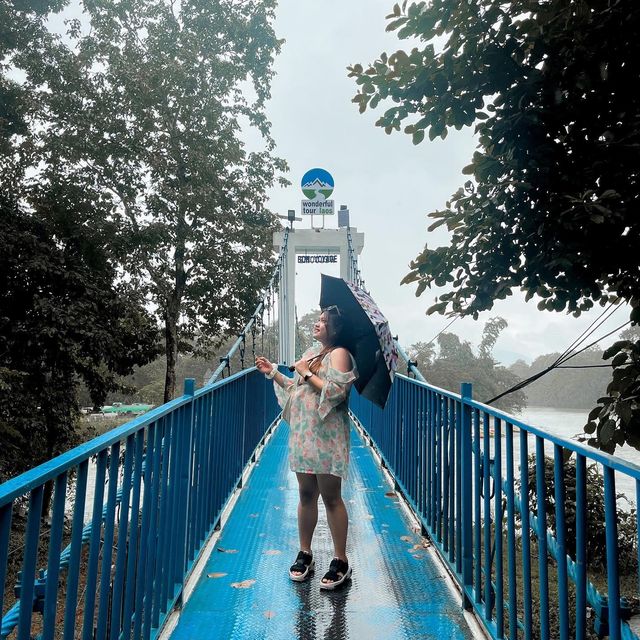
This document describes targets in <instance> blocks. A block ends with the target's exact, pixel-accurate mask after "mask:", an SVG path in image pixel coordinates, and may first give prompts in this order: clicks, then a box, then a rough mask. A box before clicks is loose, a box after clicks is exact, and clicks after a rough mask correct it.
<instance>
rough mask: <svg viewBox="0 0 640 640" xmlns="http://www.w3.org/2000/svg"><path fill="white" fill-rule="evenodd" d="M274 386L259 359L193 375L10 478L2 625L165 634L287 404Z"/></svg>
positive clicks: (19, 633)
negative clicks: (13, 580)
mask: <svg viewBox="0 0 640 640" xmlns="http://www.w3.org/2000/svg"><path fill="white" fill-rule="evenodd" d="M270 386H271V385H270V384H269V383H268V382H267V381H266V380H265V378H264V376H262V375H261V374H259V373H258V372H257V371H256V370H255V369H246V370H244V371H242V372H240V373H238V374H236V375H234V376H231V377H229V378H226V379H225V380H221V381H219V382H216V383H214V384H210V385H207V386H206V387H204V388H202V389H200V390H198V391H195V385H194V381H193V380H186V381H185V393H184V395H183V396H182V397H181V398H178V399H176V400H174V401H172V402H169V403H167V404H165V405H162V406H161V407H158V408H157V409H154V410H152V411H150V412H149V413H147V414H145V415H144V416H141V417H139V418H137V419H135V420H133V421H131V422H129V423H127V424H125V425H123V426H121V427H118V428H116V429H114V430H112V431H110V432H108V433H106V434H105V435H103V436H100V437H98V438H96V439H94V440H92V441H90V442H88V443H86V444H84V445H82V446H79V447H77V448H75V449H73V450H71V451H69V452H67V453H65V454H63V455H61V456H58V457H57V458H54V459H53V460H50V461H49V462H47V463H45V464H43V465H40V466H39V467H36V468H35V469H33V470H31V471H29V472H27V473H24V474H22V475H20V476H18V477H16V478H14V479H12V480H10V481H8V482H6V483H4V484H3V485H1V486H0V584H1V585H2V591H0V611H2V612H5V613H4V615H3V617H2V628H1V632H0V637H1V638H2V639H4V638H7V637H8V636H9V635H11V636H12V637H14V636H13V633H14V631H15V632H16V636H15V637H17V638H18V640H29V639H30V638H31V637H34V636H38V637H42V638H53V637H54V634H58V635H55V637H60V632H62V634H61V635H62V637H64V638H65V639H71V638H77V637H82V638H84V639H85V640H89V639H93V638H96V639H104V638H109V639H110V640H114V639H121V638H124V639H128V638H135V639H137V638H145V639H149V638H152V637H155V636H156V635H157V632H158V629H160V628H161V626H162V624H163V622H164V620H165V619H166V617H167V615H168V613H169V612H170V611H171V609H172V608H173V607H174V605H176V603H179V601H180V598H181V595H182V590H183V587H184V584H185V581H186V579H187V577H188V575H189V573H190V571H191V570H192V568H193V565H194V563H195V561H196V560H197V558H198V555H199V553H200V552H201V551H202V549H203V547H204V545H205V543H206V541H207V539H208V538H209V536H210V535H211V533H212V532H213V530H214V528H215V527H216V525H217V523H218V522H219V519H220V516H221V513H222V510H223V509H224V507H225V505H226V503H227V501H228V500H229V497H230V496H231V494H232V492H233V490H234V489H235V488H236V487H237V486H238V485H239V483H240V482H241V479H242V472H243V469H244V467H245V465H246V463H247V462H248V461H249V460H250V458H251V457H252V455H254V452H255V450H256V447H257V446H258V445H259V444H260V442H261V440H262V439H263V438H264V436H265V434H266V433H267V432H268V430H269V427H270V426H271V425H273V424H274V421H275V419H276V418H277V416H278V413H279V409H278V407H277V404H276V401H275V398H274V395H273V392H272V390H271V388H270ZM89 479H92V480H93V487H94V488H93V491H91V490H89V489H88V487H89ZM50 486H53V501H52V508H51V509H50V510H48V512H47V513H44V512H43V499H44V496H45V493H46V491H47V489H48V487H50ZM105 489H106V496H105ZM90 501H92V505H91V508H90V509H87V506H88V503H89V502H90ZM88 510H90V512H91V516H90V517H87V516H86V515H85V513H86V512H87V511H88ZM25 516H26V523H24V522H23V520H24V517H25ZM69 519H70V521H71V522H70V523H69V521H68V520H69ZM19 521H20V522H19ZM12 522H13V523H14V525H19V526H14V527H13V529H12ZM63 544H64V545H66V546H65V548H64V549H63V548H62V547H63ZM45 557H46V561H44V560H43V559H44V558H45ZM43 562H46V570H40V571H38V569H39V567H40V565H41V564H42V563H43ZM16 566H19V567H20V568H21V574H20V579H19V583H18V584H17V585H16V594H17V595H16V596H15V597H14V596H13V595H12V594H11V591H10V588H11V587H13V585H12V584H9V585H8V584H6V580H7V576H8V574H10V573H11V568H12V567H16ZM34 613H35V614H36V615H34Z"/></svg>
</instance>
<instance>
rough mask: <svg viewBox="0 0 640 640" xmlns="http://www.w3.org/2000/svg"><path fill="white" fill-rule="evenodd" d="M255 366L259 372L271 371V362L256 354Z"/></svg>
mask: <svg viewBox="0 0 640 640" xmlns="http://www.w3.org/2000/svg"><path fill="white" fill-rule="evenodd" d="M256 367H257V368H258V371H259V372H260V373H264V374H267V373H271V371H272V370H273V364H271V362H269V361H268V360H267V359H266V358H265V357H264V356H258V357H257V358H256Z"/></svg>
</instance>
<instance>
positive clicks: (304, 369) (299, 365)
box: [293, 358, 311, 378]
mask: <svg viewBox="0 0 640 640" xmlns="http://www.w3.org/2000/svg"><path fill="white" fill-rule="evenodd" d="M293 366H294V367H295V368H296V371H297V372H298V374H299V375H300V377H302V378H304V377H305V375H307V374H308V373H311V371H310V370H309V363H308V362H307V361H306V360H305V359H304V358H303V359H302V360H298V362H296V363H295V364H294V365H293Z"/></svg>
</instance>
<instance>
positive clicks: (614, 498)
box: [350, 375, 640, 640]
mask: <svg viewBox="0 0 640 640" xmlns="http://www.w3.org/2000/svg"><path fill="white" fill-rule="evenodd" d="M471 391H472V390H471V385H469V384H463V385H462V388H461V393H460V394H456V393H451V392H448V391H445V390H443V389H439V388H437V387H434V386H431V385H429V384H426V383H425V382H423V381H421V380H414V379H410V378H408V377H405V376H402V375H396V379H395V382H394V384H393V387H392V391H391V395H390V397H389V400H388V402H387V405H386V407H385V409H384V410H381V409H379V408H378V407H376V406H374V405H373V404H372V403H370V402H369V401H368V400H365V399H363V398H361V397H360V396H359V395H358V394H356V393H355V392H353V393H352V396H351V399H350V408H351V411H352V415H353V416H354V417H355V418H356V420H357V421H358V422H359V423H360V425H361V426H362V427H363V429H364V431H365V432H366V433H367V435H368V436H369V438H370V440H371V443H372V445H373V446H374V447H375V448H376V449H377V450H378V452H379V454H380V455H381V458H382V461H383V465H385V466H386V467H388V469H389V471H390V473H391V474H392V476H393V477H394V478H395V481H396V483H397V487H398V489H399V490H400V491H401V492H402V494H403V495H404V497H405V499H406V500H407V502H408V503H409V504H410V506H411V508H412V509H413V510H414V512H415V513H416V515H417V516H418V518H419V519H420V521H421V522H422V526H423V528H424V533H425V534H427V535H428V536H429V537H430V538H431V540H432V542H433V543H434V546H435V548H436V549H437V551H438V552H439V553H440V555H441V557H442V558H443V560H444V561H445V563H446V564H447V566H448V567H449V569H450V571H451V574H452V575H453V577H454V579H455V580H456V582H457V583H458V586H459V588H460V590H461V593H462V598H463V605H464V606H465V608H467V609H473V610H475V612H476V614H477V616H478V617H479V619H480V620H481V621H482V623H483V625H484V627H485V629H486V630H487V631H488V632H489V634H490V635H491V637H493V638H511V639H514V640H515V639H516V638H525V640H530V639H531V638H541V639H542V640H549V639H550V638H554V639H555V638H559V639H560V640H568V638H570V637H572V638H585V637H586V633H587V631H588V627H589V626H590V625H591V624H593V630H594V631H595V632H596V633H598V634H599V635H601V636H604V635H608V636H609V637H610V638H612V639H613V640H620V639H625V640H627V639H632V638H634V639H635V638H637V637H638V636H636V635H635V634H634V633H633V631H632V630H631V628H630V626H629V624H628V623H627V621H626V619H625V618H628V617H629V613H630V611H629V607H628V603H627V601H626V600H625V599H621V588H620V578H621V574H620V570H619V567H618V555H619V550H620V543H619V539H618V529H617V528H618V522H619V519H620V516H621V514H620V512H621V510H622V509H624V508H625V507H624V506H623V505H621V504H620V500H619V495H617V493H616V474H617V476H618V478H619V479H622V480H624V481H625V484H626V485H629V484H631V485H632V486H634V487H635V492H636V494H635V495H634V496H633V498H635V499H636V500H637V496H639V495H640V467H638V466H636V465H634V464H631V463H629V462H626V461H624V460H621V459H619V458H617V457H614V456H611V455H608V454H606V453H603V452H601V451H598V450H596V449H593V448H591V447H588V446H584V445H582V444H580V443H578V442H574V441H572V440H568V439H565V438H562V437H558V436H555V435H552V434H550V433H547V432H545V431H543V430H541V429H539V428H537V427H534V426H531V425H528V424H525V423H523V422H521V421H520V420H518V419H517V418H515V417H513V416H511V415H509V414H506V413H503V412H501V411H498V410H496V409H494V408H492V407H490V406H487V405H484V404H482V403H479V402H476V401H474V400H473V399H472V394H471ZM531 454H535V457H531ZM570 456H573V457H574V458H575V471H573V467H569V466H568V465H567V459H568V458H569V457H570ZM545 465H553V482H552V483H550V482H549V476H547V475H546V474H545ZM591 465H596V466H597V470H598V473H599V475H600V477H601V479H602V480H603V484H604V507H605V508H604V514H603V515H602V527H604V529H605V531H606V562H605V566H604V567H603V569H602V570H601V571H600V574H603V573H604V574H605V575H604V576H603V575H600V580H599V582H598V584H599V586H600V591H599V589H598V588H597V587H596V586H595V584H593V583H592V582H591V581H590V578H594V576H593V575H591V576H588V575H587V573H588V569H590V567H588V566H587V557H588V555H587V553H588V542H587V538H588V534H589V532H588V531H587V510H588V509H590V508H592V505H590V503H589V498H588V495H589V494H588V491H587V470H588V468H590V466H591ZM570 468H571V470H572V472H571V473H572V475H571V477H568V469H570ZM549 470H550V468H549ZM567 480H571V482H572V483H574V482H575V505H573V504H571V505H567V493H566V487H565V483H566V482H567ZM532 486H533V488H532ZM572 486H573V484H572ZM547 494H549V495H547ZM545 497H552V498H553V500H552V503H553V504H554V513H553V516H554V520H555V527H550V526H548V524H547V519H548V517H549V516H550V515H551V514H549V513H546V502H547V501H546V500H545ZM567 507H569V508H567ZM574 507H575V525H574V526H575V551H574V552H572V554H570V553H569V552H568V551H567V547H568V545H567V526H566V525H567V521H568V520H567V513H568V511H570V510H571V511H572V512H573V508H574ZM627 515H629V514H627ZM633 536H634V543H635V544H634V546H635V550H636V553H637V552H638V549H639V548H640V545H638V526H637V521H636V525H635V527H634V531H633ZM636 562H637V560H636ZM635 569H636V580H637V567H635ZM592 573H593V572H592ZM552 579H553V580H552ZM637 584H638V583H637V581H636V582H635V587H634V589H633V591H634V593H633V595H634V596H636V597H637V595H638V592H637V588H638V587H637ZM550 588H552V592H551V593H552V594H553V595H551V593H550ZM570 594H571V596H572V597H571V598H570V597H569V596H570ZM570 602H571V605H570ZM550 607H552V608H553V611H554V615H553V616H552V618H553V619H550V615H549V612H550ZM590 618H591V620H590Z"/></svg>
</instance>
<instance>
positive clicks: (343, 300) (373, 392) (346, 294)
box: [320, 274, 398, 408]
mask: <svg viewBox="0 0 640 640" xmlns="http://www.w3.org/2000/svg"><path fill="white" fill-rule="evenodd" d="M331 305H336V306H337V307H338V308H339V309H340V313H341V315H342V316H343V318H344V320H345V326H346V344H345V345H344V346H345V347H347V348H348V349H349V351H350V352H351V354H352V355H353V357H354V359H355V361H356V366H357V367H358V379H357V380H356V381H355V382H354V385H355V387H356V389H357V391H358V393H360V394H361V395H362V396H364V397H365V398H367V399H369V400H371V402H373V403H375V404H377V405H378V406H379V407H382V408H384V405H385V403H386V402H387V397H388V396H389V390H390V389H391V383H392V382H393V375H394V372H395V370H396V367H397V362H398V352H397V350H396V347H395V344H394V342H393V338H392V337H391V330H390V329H389V323H388V322H387V319H386V318H385V317H384V315H383V314H382V312H381V311H380V309H379V308H378V306H377V305H376V303H375V302H374V301H373V299H372V298H371V296H370V295H369V294H368V293H367V292H366V291H364V290H362V289H360V288H358V287H357V286H356V285H355V284H353V283H352V282H347V281H346V280H343V279H342V278H333V277H332V276H327V275H325V274H322V283H321V289H320V308H321V309H325V308H326V307H330V306H331Z"/></svg>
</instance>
